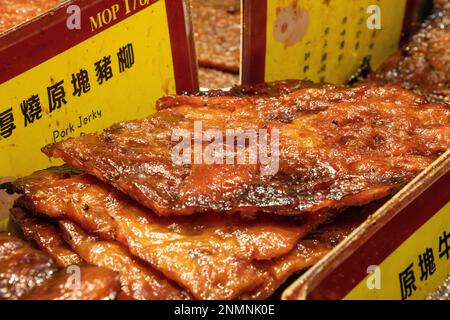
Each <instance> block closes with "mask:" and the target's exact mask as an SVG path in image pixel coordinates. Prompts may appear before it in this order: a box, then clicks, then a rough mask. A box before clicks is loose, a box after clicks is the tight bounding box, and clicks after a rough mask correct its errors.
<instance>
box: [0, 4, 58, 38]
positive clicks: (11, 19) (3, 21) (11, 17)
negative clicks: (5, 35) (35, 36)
mask: <svg viewBox="0 0 450 320" xmlns="http://www.w3.org/2000/svg"><path fill="white" fill-rule="evenodd" d="M60 2H62V1H60V0H0V13H1V14H0V33H1V32H3V31H6V30H8V29H10V28H12V27H14V26H16V25H19V24H21V23H23V22H25V21H27V20H29V19H31V18H34V17H37V16H38V15H40V14H42V13H44V12H46V11H48V10H50V9H52V8H54V7H56V6H57V5H58V4H59V3H60Z"/></svg>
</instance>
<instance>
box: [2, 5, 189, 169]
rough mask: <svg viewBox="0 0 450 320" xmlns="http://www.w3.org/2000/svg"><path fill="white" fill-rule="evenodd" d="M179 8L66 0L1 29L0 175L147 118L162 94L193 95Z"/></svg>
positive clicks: (45, 162)
mask: <svg viewBox="0 0 450 320" xmlns="http://www.w3.org/2000/svg"><path fill="white" fill-rule="evenodd" d="M184 5H185V3H184V2H183V1H182V0H179V1H178V0H176V1H150V0H142V1H141V0H140V1H132V0H114V1H108V2H106V1H83V0H81V1H73V2H70V3H67V4H65V5H63V6H61V7H59V8H57V9H56V11H55V12H53V13H51V14H47V15H45V16H43V17H41V18H40V19H38V20H35V21H33V22H32V23H30V24H27V25H25V26H23V27H21V28H19V29H18V30H15V31H14V30H13V31H11V32H10V33H7V34H5V35H4V36H3V37H2V42H1V45H0V60H1V61H2V66H1V67H0V150H1V151H0V152H1V157H0V177H16V176H22V175H26V174H29V173H31V172H33V171H35V170H37V169H42V168H45V167H48V166H50V165H55V164H58V162H57V161H55V160H50V159H48V158H47V157H46V156H45V155H43V154H42V153H41V152H40V149H41V148H42V147H43V146H44V145H46V144H48V143H52V142H56V141H60V140H61V139H67V138H68V137H72V136H79V135H80V134H83V133H89V132H95V131H100V130H102V129H103V128H105V127H108V126H110V125H111V124H113V123H115V122H119V121H125V120H131V119H135V118H142V117H145V116H148V115H150V114H151V113H153V112H154V111H155V109H154V106H155V101H156V100H157V99H158V98H159V97H161V96H162V95H164V94H173V93H176V92H185V91H196V90H197V87H198V85H197V80H196V79H197V75H196V72H197V71H196V65H195V60H194V55H193V43H192V39H191V37H190V34H191V32H190V30H188V26H189V24H186V23H185V22H186V17H185V15H184V13H185V12H186V10H184V7H183V6H184ZM77 8H78V10H77ZM77 16H78V18H79V26H80V27H79V28H77V27H76V25H77V23H76V20H77ZM74 21H75V22H74Z"/></svg>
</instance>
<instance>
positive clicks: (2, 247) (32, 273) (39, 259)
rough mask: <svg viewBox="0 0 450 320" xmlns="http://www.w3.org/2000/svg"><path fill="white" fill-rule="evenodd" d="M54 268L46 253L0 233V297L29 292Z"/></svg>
mask: <svg viewBox="0 0 450 320" xmlns="http://www.w3.org/2000/svg"><path fill="white" fill-rule="evenodd" d="M56 271H57V266H56V264H55V262H54V260H53V259H52V258H50V257H49V256H48V255H46V254H45V253H43V252H41V251H39V250H36V249H33V248H31V247H30V246H29V245H28V244H27V243H25V242H24V241H22V240H20V239H17V238H14V237H11V236H9V235H7V234H6V233H0V300H16V299H19V298H21V297H23V296H25V295H27V294H29V293H30V292H31V290H32V289H33V288H34V287H36V286H38V285H40V284H41V283H43V282H44V281H45V280H46V279H49V278H51V277H52V275H53V274H54V273H55V272H56Z"/></svg>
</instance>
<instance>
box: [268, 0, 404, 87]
mask: <svg viewBox="0 0 450 320" xmlns="http://www.w3.org/2000/svg"><path fill="white" fill-rule="evenodd" d="M405 6H406V0H396V1H392V0H378V1H373V0H358V1H348V0H325V1H317V0H267V28H266V32H267V34H266V56H265V80H266V81H274V80H282V79H308V80H312V81H314V82H329V83H336V84H342V83H344V82H346V81H347V80H348V79H349V78H350V77H351V75H353V74H354V73H355V72H356V71H357V69H358V67H359V66H360V65H361V62H362V61H363V59H364V58H369V57H370V65H371V67H372V68H377V67H378V66H379V65H380V64H381V63H382V62H383V61H384V60H385V59H386V58H387V57H388V56H389V55H391V54H392V53H393V52H395V51H396V50H397V48H398V43H399V40H400V36H401V31H402V24H403V17H404V14H405ZM378 27H379V29H378Z"/></svg>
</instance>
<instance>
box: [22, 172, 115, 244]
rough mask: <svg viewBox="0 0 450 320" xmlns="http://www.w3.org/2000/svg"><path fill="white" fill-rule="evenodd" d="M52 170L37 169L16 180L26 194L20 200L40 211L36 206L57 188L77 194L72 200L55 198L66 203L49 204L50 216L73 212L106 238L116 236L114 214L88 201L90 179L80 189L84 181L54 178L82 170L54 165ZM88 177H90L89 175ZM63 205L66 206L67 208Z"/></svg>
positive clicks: (66, 214) (54, 200) (94, 232)
mask: <svg viewBox="0 0 450 320" xmlns="http://www.w3.org/2000/svg"><path fill="white" fill-rule="evenodd" d="M51 171H52V174H49V172H48V171H42V172H37V173H35V174H33V175H32V176H29V177H26V178H24V179H19V180H17V181H16V182H15V185H14V188H15V191H16V192H17V193H23V194H24V195H25V196H26V197H24V198H22V199H21V200H20V201H21V206H23V207H25V208H27V209H28V210H30V211H32V212H37V213H39V212H41V211H40V208H37V207H35V205H36V204H39V203H40V202H41V201H48V196H49V194H51V192H52V191H53V190H60V191H61V192H65V193H67V194H73V195H74V197H72V198H71V200H70V202H65V201H66V200H65V199H63V198H61V199H59V198H58V197H54V198H52V201H53V202H54V203H56V202H62V203H61V205H54V206H48V207H46V211H45V215H47V216H48V217H50V218H59V219H64V218H68V217H69V214H70V218H71V219H72V220H74V221H76V222H77V223H78V224H80V225H82V226H83V228H84V229H85V230H87V231H88V232H90V233H93V234H94V235H100V236H102V238H104V239H113V238H114V233H115V230H114V225H113V224H112V222H113V220H112V218H111V217H110V216H109V215H108V214H107V213H106V212H104V211H103V209H102V208H98V207H92V208H91V207H89V205H88V203H90V192H89V189H90V188H91V185H90V184H89V183H86V184H84V185H82V186H81V188H82V189H81V190H80V189H79V188H80V185H79V184H78V183H77V182H76V181H75V183H74V184H73V185H70V184H69V182H71V180H66V179H55V178H54V176H57V177H60V178H64V177H70V176H71V175H72V174H79V173H80V172H79V171H77V170H74V169H72V168H68V167H62V168H61V169H59V168H52V170H51ZM86 179H88V180H89V178H88V177H86ZM94 187H95V186H94ZM83 191H85V192H83ZM49 192H50V193H49ZM75 195H76V196H75ZM61 208H64V210H62V209H61Z"/></svg>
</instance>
